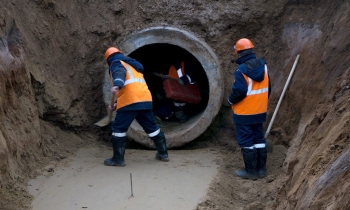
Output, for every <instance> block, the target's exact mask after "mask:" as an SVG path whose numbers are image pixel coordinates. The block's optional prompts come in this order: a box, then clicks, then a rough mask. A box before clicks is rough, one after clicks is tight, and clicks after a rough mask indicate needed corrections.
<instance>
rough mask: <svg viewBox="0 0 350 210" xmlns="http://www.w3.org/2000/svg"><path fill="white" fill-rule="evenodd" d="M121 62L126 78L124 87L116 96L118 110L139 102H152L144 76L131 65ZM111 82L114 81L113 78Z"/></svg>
mask: <svg viewBox="0 0 350 210" xmlns="http://www.w3.org/2000/svg"><path fill="white" fill-rule="evenodd" d="M120 62H121V64H122V65H123V66H124V68H125V69H126V76H125V83H124V86H123V87H122V88H121V89H120V90H119V92H118V94H117V95H116V98H117V107H116V109H117V110H118V109H120V108H122V107H125V106H127V105H130V104H133V103H138V102H152V95H151V92H150V91H149V89H148V86H147V84H146V81H145V79H144V78H143V74H142V73H140V72H138V71H136V70H135V69H134V67H132V66H131V65H129V64H127V63H125V62H123V61H120ZM110 76H111V75H110ZM111 77H112V76H111ZM111 80H112V81H113V79H112V78H111ZM112 86H113V83H112Z"/></svg>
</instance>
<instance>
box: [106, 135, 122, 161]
mask: <svg viewBox="0 0 350 210" xmlns="http://www.w3.org/2000/svg"><path fill="white" fill-rule="evenodd" d="M126 138H127V137H126V136H125V137H115V136H112V145H113V157H112V158H109V159H105V161H104V164H105V165H106V166H125V160H124V154H125V143H126Z"/></svg>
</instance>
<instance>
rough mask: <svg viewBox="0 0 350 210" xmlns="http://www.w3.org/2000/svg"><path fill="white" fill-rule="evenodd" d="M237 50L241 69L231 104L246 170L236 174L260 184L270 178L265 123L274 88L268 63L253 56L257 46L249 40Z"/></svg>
mask: <svg viewBox="0 0 350 210" xmlns="http://www.w3.org/2000/svg"><path fill="white" fill-rule="evenodd" d="M234 48H235V50H234V54H237V55H238V57H239V58H238V59H237V60H236V63H237V64H238V65H239V66H238V68H237V69H236V70H235V71H234V77H235V80H234V82H233V86H232V91H231V93H230V95H229V97H228V99H227V101H228V103H229V104H230V105H231V108H232V110H233V117H232V118H233V122H234V123H235V124H236V139H237V141H238V144H239V146H240V148H241V152H242V155H243V161H244V166H245V168H244V169H243V170H236V172H235V173H236V175H237V176H239V177H242V178H245V179H252V180H256V179H257V178H263V177H265V176H266V158H267V151H266V148H265V146H266V139H265V138H264V133H263V123H264V122H265V121H266V113H267V106H268V98H269V96H270V92H271V91H270V90H271V84H270V79H269V74H268V71H267V66H266V62H265V60H264V59H260V58H257V56H256V55H255V53H253V48H254V45H253V43H252V42H251V41H250V40H249V39H246V38H242V39H239V40H238V41H237V42H236V45H235V47H234Z"/></svg>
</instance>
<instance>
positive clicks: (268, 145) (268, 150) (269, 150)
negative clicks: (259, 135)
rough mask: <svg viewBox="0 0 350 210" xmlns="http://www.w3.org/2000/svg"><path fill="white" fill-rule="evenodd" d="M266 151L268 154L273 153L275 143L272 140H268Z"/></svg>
mask: <svg viewBox="0 0 350 210" xmlns="http://www.w3.org/2000/svg"><path fill="white" fill-rule="evenodd" d="M266 150H267V152H268V153H272V152H273V142H272V141H271V140H270V139H266Z"/></svg>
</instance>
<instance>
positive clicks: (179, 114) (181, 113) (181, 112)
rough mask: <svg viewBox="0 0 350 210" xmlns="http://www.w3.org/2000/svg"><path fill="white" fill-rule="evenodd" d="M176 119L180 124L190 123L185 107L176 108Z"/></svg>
mask: <svg viewBox="0 0 350 210" xmlns="http://www.w3.org/2000/svg"><path fill="white" fill-rule="evenodd" d="M174 112H175V118H176V120H178V121H179V123H184V122H187V121H188V116H187V114H186V110H185V106H175V108H174Z"/></svg>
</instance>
